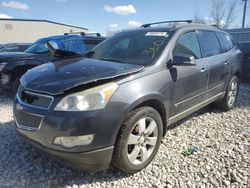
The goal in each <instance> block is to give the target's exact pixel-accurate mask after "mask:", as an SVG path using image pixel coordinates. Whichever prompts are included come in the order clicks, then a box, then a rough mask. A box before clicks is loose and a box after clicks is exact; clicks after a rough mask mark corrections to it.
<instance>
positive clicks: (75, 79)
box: [21, 58, 143, 95]
mask: <svg viewBox="0 0 250 188" xmlns="http://www.w3.org/2000/svg"><path fill="white" fill-rule="evenodd" d="M142 69H143V66H141V65H131V64H124V63H115V62H110V61H102V60H94V59H89V58H83V59H82V58H74V59H65V60H61V61H56V62H53V63H46V64H43V65H40V66H38V67H35V68H33V69H31V70H29V71H28V72H26V73H25V74H24V75H23V77H22V78H21V83H22V85H23V86H24V87H25V88H26V89H28V90H32V91H37V92H42V93H47V94H51V95H57V94H61V93H63V92H64V91H67V90H69V89H72V88H75V87H77V86H79V85H84V84H88V83H91V82H96V81H99V80H105V79H111V78H115V77H118V76H122V75H127V74H131V73H135V72H138V71H140V70H142Z"/></svg>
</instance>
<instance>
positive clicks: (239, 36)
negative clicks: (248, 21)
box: [226, 28, 250, 43]
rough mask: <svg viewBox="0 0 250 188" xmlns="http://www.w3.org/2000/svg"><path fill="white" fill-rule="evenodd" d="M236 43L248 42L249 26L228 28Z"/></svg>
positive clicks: (249, 40) (249, 35)
mask: <svg viewBox="0 0 250 188" xmlns="http://www.w3.org/2000/svg"><path fill="white" fill-rule="evenodd" d="M226 31H227V32H228V33H230V34H231V35H232V37H233V39H234V40H235V42H236V43H243V42H244V43H246V42H250V28H245V29H228V30H226Z"/></svg>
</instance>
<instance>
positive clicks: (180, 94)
mask: <svg viewBox="0 0 250 188" xmlns="http://www.w3.org/2000/svg"><path fill="white" fill-rule="evenodd" d="M176 54H184V55H191V56H193V57H194V58H195V59H196V65H192V66H175V67H173V68H170V74H171V75H176V79H175V84H174V91H173V94H174V97H173V103H174V104H173V108H172V109H174V110H172V112H170V113H171V115H177V114H180V113H181V112H183V111H185V110H187V109H190V108H191V107H193V106H195V105H197V104H199V103H201V102H202V101H203V100H204V94H205V93H206V91H207V87H208V75H209V68H208V64H207V62H206V61H203V60H202V58H201V57H202V54H201V49H200V43H199V41H198V38H197V34H196V31H191V32H187V33H184V34H183V35H181V36H180V38H179V39H178V40H177V42H176V45H175V48H174V50H173V56H175V55H176Z"/></svg>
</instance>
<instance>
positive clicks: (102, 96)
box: [13, 21, 242, 173]
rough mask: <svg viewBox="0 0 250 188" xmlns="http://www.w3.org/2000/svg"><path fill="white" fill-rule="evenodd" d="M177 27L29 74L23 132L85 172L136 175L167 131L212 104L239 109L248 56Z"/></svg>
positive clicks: (111, 43)
mask: <svg viewBox="0 0 250 188" xmlns="http://www.w3.org/2000/svg"><path fill="white" fill-rule="evenodd" d="M172 22H173V21H172ZM172 22H164V23H170V25H169V26H166V27H164V26H161V27H151V26H152V25H156V24H162V22H160V23H154V24H145V25H143V26H142V27H141V28H139V29H133V30H127V31H123V32H120V33H118V34H115V35H114V36H112V37H110V38H109V39H107V40H105V41H104V42H102V43H101V44H99V45H97V46H96V47H95V48H94V49H93V50H92V51H89V52H88V53H87V54H86V55H85V56H86V58H72V59H70V60H67V61H64V60H62V61H60V60H59V61H55V62H52V63H47V64H44V65H41V66H38V67H35V68H33V69H32V70H30V71H28V72H26V73H25V74H24V76H23V77H22V78H21V84H20V87H19V89H18V92H17V95H16V99H15V101H14V108H13V110H14V119H15V123H16V126H15V128H16V130H17V133H18V134H19V135H20V136H21V137H22V138H23V139H24V140H25V141H27V142H29V143H31V144H33V145H34V146H36V147H38V148H40V149H41V150H43V151H44V152H46V153H48V154H51V155H53V156H54V157H55V158H56V159H58V160H60V161H61V162H64V163H65V164H67V165H70V166H73V167H76V168H78V169H85V170H94V171H96V170H101V169H105V168H108V167H109V165H110V163H111V164H112V165H113V166H114V167H116V168H118V169H120V170H122V171H124V172H128V173H134V172H137V171H139V170H141V169H143V168H144V167H146V166H147V165H148V164H149V163H150V162H151V160H152V159H153V158H154V156H155V155H156V153H157V150H158V148H159V145H160V143H161V138H162V136H164V135H165V133H166V130H167V127H168V126H169V125H171V124H173V123H175V122H177V121H178V120H180V119H182V118H184V117H186V116H188V115H190V114H191V113H193V112H195V111H197V110H199V109H200V108H202V107H204V106H206V105H208V104H210V103H212V102H216V104H217V105H218V106H219V107H220V108H222V109H224V110H225V111H227V110H230V109H232V108H233V107H234V105H235V102H236V99H237V95H238V90H239V79H240V76H241V72H240V61H241V59H242V53H241V51H240V50H239V49H238V47H237V46H236V45H235V44H234V43H233V42H232V40H231V38H230V36H229V35H228V34H227V33H226V32H223V31H221V30H219V29H217V28H215V27H212V26H207V25H203V24H194V23H191V21H185V22H187V23H182V22H184V21H174V22H175V23H176V24H172ZM177 23H179V24H177Z"/></svg>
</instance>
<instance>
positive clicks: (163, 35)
mask: <svg viewBox="0 0 250 188" xmlns="http://www.w3.org/2000/svg"><path fill="white" fill-rule="evenodd" d="M145 36H158V37H168V33H167V32H147V33H146V35H145Z"/></svg>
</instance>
